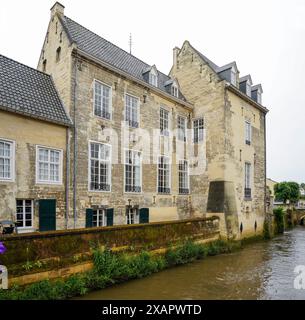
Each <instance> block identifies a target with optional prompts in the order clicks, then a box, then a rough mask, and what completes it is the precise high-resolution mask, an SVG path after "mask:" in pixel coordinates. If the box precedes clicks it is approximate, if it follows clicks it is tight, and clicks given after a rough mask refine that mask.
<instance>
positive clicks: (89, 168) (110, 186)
mask: <svg viewBox="0 0 305 320" xmlns="http://www.w3.org/2000/svg"><path fill="white" fill-rule="evenodd" d="M91 143H95V144H99V145H105V146H108V147H109V148H110V149H109V160H102V161H104V162H106V161H107V162H109V171H108V181H109V190H95V189H93V190H92V189H91ZM99 150H100V149H99ZM99 152H100V151H99ZM98 160H99V163H100V161H101V159H98ZM111 189H112V145H111V144H108V143H103V142H100V141H94V140H89V143H88V191H89V192H98V193H109V192H111Z"/></svg>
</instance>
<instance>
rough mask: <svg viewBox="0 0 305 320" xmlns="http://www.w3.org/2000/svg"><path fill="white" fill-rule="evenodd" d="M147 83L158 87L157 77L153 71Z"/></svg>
mask: <svg viewBox="0 0 305 320" xmlns="http://www.w3.org/2000/svg"><path fill="white" fill-rule="evenodd" d="M149 83H150V84H151V85H153V86H155V87H158V76H157V74H156V72H155V70H154V69H152V70H151V71H150V73H149Z"/></svg>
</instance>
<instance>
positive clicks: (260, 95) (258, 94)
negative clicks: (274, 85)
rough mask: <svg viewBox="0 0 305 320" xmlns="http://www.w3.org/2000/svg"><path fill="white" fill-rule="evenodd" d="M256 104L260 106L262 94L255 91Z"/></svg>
mask: <svg viewBox="0 0 305 320" xmlns="http://www.w3.org/2000/svg"><path fill="white" fill-rule="evenodd" d="M257 102H258V103H259V104H262V94H261V92H260V91H257Z"/></svg>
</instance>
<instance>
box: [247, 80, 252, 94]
mask: <svg viewBox="0 0 305 320" xmlns="http://www.w3.org/2000/svg"><path fill="white" fill-rule="evenodd" d="M246 93H247V96H249V97H251V84H250V82H249V81H247V82H246Z"/></svg>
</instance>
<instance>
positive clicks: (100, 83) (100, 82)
mask: <svg viewBox="0 0 305 320" xmlns="http://www.w3.org/2000/svg"><path fill="white" fill-rule="evenodd" d="M96 83H97V84H99V85H101V86H102V88H103V87H107V88H109V111H108V112H109V114H110V117H109V119H108V118H106V117H103V115H102V110H103V89H102V98H101V103H102V104H101V106H100V108H101V115H100V116H99V115H97V114H95V98H96V96H95V95H96V92H95V84H96ZM93 115H94V116H95V117H98V118H101V119H104V120H112V87H111V86H110V85H108V84H106V83H104V82H102V81H100V80H97V79H94V80H93Z"/></svg>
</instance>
